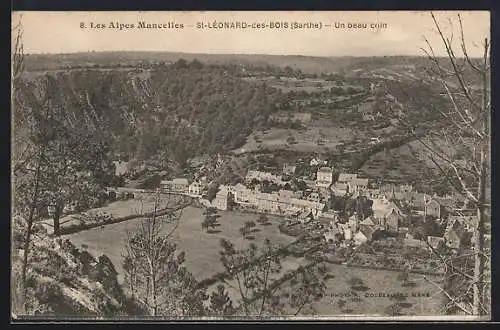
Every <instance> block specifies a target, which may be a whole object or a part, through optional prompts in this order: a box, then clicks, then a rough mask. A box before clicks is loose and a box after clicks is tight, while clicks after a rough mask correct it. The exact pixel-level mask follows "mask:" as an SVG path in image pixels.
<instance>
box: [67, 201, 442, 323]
mask: <svg viewBox="0 0 500 330" xmlns="http://www.w3.org/2000/svg"><path fill="white" fill-rule="evenodd" d="M219 215H220V217H219V223H220V226H218V227H217V228H216V230H215V232H214V233H207V232H206V231H205V230H202V228H201V225H200V224H201V221H202V219H203V209H199V208H195V207H188V208H186V209H185V210H184V211H183V213H182V215H181V218H180V223H179V225H178V227H177V229H176V231H175V232H174V234H173V235H172V240H173V241H174V242H175V243H176V244H177V247H178V249H179V250H180V251H184V252H185V253H186V261H185V265H186V267H187V268H188V270H189V271H191V272H192V273H193V275H194V276H195V278H196V279H197V280H203V279H206V278H208V277H210V276H212V275H214V274H216V273H219V272H222V271H224V268H223V266H222V263H221V262H220V256H219V251H220V250H221V249H220V240H221V239H222V238H225V239H228V240H230V241H231V242H232V243H233V244H234V245H235V247H236V248H245V247H246V246H248V245H249V244H250V242H253V243H255V244H256V245H257V246H258V247H259V246H261V245H262V243H263V242H264V240H265V239H266V238H268V239H270V240H271V242H272V243H274V244H280V245H285V244H288V243H291V242H293V241H294V240H295V238H294V237H290V236H287V235H284V234H282V233H281V232H280V231H279V229H278V224H279V222H280V221H282V220H281V219H280V218H277V217H269V220H270V223H271V224H270V225H268V226H261V225H257V228H258V229H259V231H256V232H254V233H253V236H254V239H253V240H245V239H243V237H242V236H241V235H240V233H239V228H240V227H241V226H242V225H243V223H244V222H245V221H249V220H254V221H255V220H256V219H257V217H258V216H257V215H256V214H251V213H241V212H235V211H219ZM140 221H141V219H134V220H130V221H125V222H121V223H116V224H110V225H106V226H103V227H100V228H94V229H90V230H86V231H81V232H78V233H75V234H71V235H68V236H67V237H68V238H69V239H70V240H71V241H72V242H73V243H74V244H75V245H76V246H77V247H79V248H82V247H83V248H85V249H87V250H88V251H89V252H90V253H91V254H93V255H96V256H99V255H101V254H106V255H107V256H108V257H109V258H110V259H111V261H112V262H113V263H114V265H115V267H116V270H117V272H118V279H119V281H120V282H122V281H123V268H122V258H123V257H122V255H123V253H124V252H125V250H124V242H125V240H126V238H127V232H133V231H134V230H135V229H136V228H137V225H138V224H139V223H140ZM172 225H173V224H165V225H164V228H163V231H164V232H169V231H170V229H171V228H172ZM307 263H308V261H307V260H306V259H304V258H294V257H291V256H290V257H287V258H285V259H284V260H283V262H282V266H283V272H285V271H288V270H293V269H296V268H297V267H298V266H299V265H305V264H307ZM327 269H328V274H329V279H328V280H327V283H326V285H327V291H326V296H325V297H324V298H322V299H321V300H320V301H318V302H316V303H315V304H314V311H312V310H310V311H308V310H304V311H303V312H302V313H303V314H304V315H306V314H308V313H314V314H317V315H325V316H327V315H338V314H371V315H387V309H388V308H389V306H391V305H393V304H394V303H395V302H396V301H395V300H394V299H393V298H389V297H379V296H378V295H379V293H398V292H399V293H406V294H407V295H408V297H407V298H405V300H404V302H403V306H405V307H404V312H405V314H406V315H408V314H411V315H425V314H427V315H429V314H430V315H432V314H438V312H439V308H440V306H441V305H442V295H441V294H439V293H438V291H437V290H436V289H435V287H434V286H432V284H430V283H428V282H427V281H425V280H424V279H423V276H422V275H417V274H410V280H411V281H412V282H414V283H415V286H414V287H403V286H402V283H401V282H400V281H399V280H398V279H397V277H398V275H399V273H398V272H394V271H388V270H372V269H362V268H354V267H348V266H346V265H336V264H327ZM356 278H358V279H361V280H362V281H363V286H364V287H365V289H364V290H366V291H362V292H358V294H359V298H352V297H341V296H342V295H343V294H344V295H345V294H346V293H347V294H350V293H352V292H353V290H352V281H353V279H356ZM216 284H217V283H216ZM216 284H214V285H211V286H210V287H209V288H208V291H209V292H210V291H211V290H212V289H213V288H214V287H215V285H216ZM228 292H229V294H230V296H231V297H232V298H233V299H234V298H236V297H237V293H236V291H234V290H232V289H231V288H228ZM412 293H420V294H424V295H427V294H428V295H429V297H412V296H411V295H412Z"/></svg>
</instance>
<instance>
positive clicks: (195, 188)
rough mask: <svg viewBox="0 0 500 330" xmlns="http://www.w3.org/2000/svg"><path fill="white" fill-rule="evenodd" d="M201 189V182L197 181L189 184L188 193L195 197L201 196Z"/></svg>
mask: <svg viewBox="0 0 500 330" xmlns="http://www.w3.org/2000/svg"><path fill="white" fill-rule="evenodd" d="M201 190H202V187H201V183H199V182H197V181H195V182H192V183H191V184H190V185H189V188H188V194H189V195H190V196H194V197H197V196H201Z"/></svg>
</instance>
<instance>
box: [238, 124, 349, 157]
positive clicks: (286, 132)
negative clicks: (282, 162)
mask: <svg viewBox="0 0 500 330" xmlns="http://www.w3.org/2000/svg"><path fill="white" fill-rule="evenodd" d="M355 134H356V132H355V131H353V130H351V129H349V128H341V127H334V128H333V127H332V128H326V127H325V128H323V127H314V126H309V127H308V128H306V129H303V130H294V129H286V128H270V129H268V130H266V131H258V132H254V133H252V134H251V135H250V136H249V137H248V138H247V142H246V144H245V145H243V146H242V147H241V148H239V149H237V150H235V151H234V152H235V153H236V154H243V153H247V152H254V151H258V150H261V149H266V150H292V151H298V152H317V151H318V150H320V149H322V150H325V151H333V150H335V148H336V147H337V146H338V145H341V144H343V143H344V142H346V141H348V140H350V139H352V138H354V137H355Z"/></svg>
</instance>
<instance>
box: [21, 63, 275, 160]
mask: <svg viewBox="0 0 500 330" xmlns="http://www.w3.org/2000/svg"><path fill="white" fill-rule="evenodd" d="M20 83H21V84H23V85H24V86H23V88H18V89H17V90H18V91H19V93H20V94H19V95H17V97H16V98H15V102H17V105H18V106H17V107H16V106H15V109H17V111H20V112H21V113H17V114H16V118H18V119H19V118H23V114H22V111H23V109H24V108H25V107H24V106H23V105H26V104H27V103H29V102H30V100H33V99H40V95H42V94H45V93H48V94H50V103H51V107H52V108H54V109H55V108H57V109H60V110H61V112H62V113H61V115H62V116H63V117H64V120H65V122H66V123H67V125H69V126H71V127H77V126H78V125H81V124H82V123H85V124H86V126H99V127H101V129H103V130H106V131H108V132H109V133H110V135H111V136H112V140H111V141H112V149H113V150H112V151H113V152H115V153H121V154H122V155H123V156H125V158H137V159H146V158H149V157H151V156H163V155H164V156H165V158H169V159H172V158H173V159H175V160H176V161H177V162H179V163H180V164H182V163H184V162H185V161H186V160H187V159H189V158H191V157H193V156H195V155H198V154H205V153H207V154H213V153H215V152H221V151H228V150H231V149H234V148H236V147H238V146H240V145H242V144H244V143H245V139H246V137H247V136H248V135H249V134H250V133H251V132H252V130H253V129H255V128H256V127H260V126H262V125H263V124H264V123H265V122H266V120H267V118H268V116H269V115H270V114H271V113H272V112H273V111H274V110H275V107H276V103H278V102H279V100H280V98H281V97H283V95H282V94H281V92H280V91H279V90H277V89H274V88H271V87H268V86H266V84H251V83H248V82H246V81H244V80H242V79H240V78H238V77H236V76H234V75H231V74H228V72H227V71H226V70H225V69H224V67H222V66H204V65H203V64H201V63H200V62H197V61H193V62H191V63H186V62H184V61H179V62H178V63H176V64H175V65H158V66H153V67H150V68H136V69H133V70H120V69H117V70H95V69H82V70H72V71H69V72H65V71H57V72H51V73H47V74H27V75H26V77H25V78H24V79H23V80H22V81H21V82H20ZM46 101H47V100H46ZM18 124H20V125H22V120H18Z"/></svg>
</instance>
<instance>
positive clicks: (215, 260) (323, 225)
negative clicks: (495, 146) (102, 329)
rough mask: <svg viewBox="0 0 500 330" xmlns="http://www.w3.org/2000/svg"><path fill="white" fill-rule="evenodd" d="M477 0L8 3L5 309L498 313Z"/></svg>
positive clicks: (41, 315) (138, 314)
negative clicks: (309, 7)
mask: <svg viewBox="0 0 500 330" xmlns="http://www.w3.org/2000/svg"><path fill="white" fill-rule="evenodd" d="M490 46H491V45H490V13H489V12H488V11H359V12H354V11H321V12H320V11H267V12H264V11H261V12H258V11H246V12H244V11H177V12H176V11H170V12H166V11H165V12H160V11H156V12H148V11H144V12H141V11H136V12H132V11H129V12H117V11H115V12H113V11H111V12H97V11H95V12H90V11H89V12H77V11H74V12H69V11H68V12H63V11H61V12H50V11H44V12H42V11H38V12H37V11H17V12H13V13H12V25H11V49H12V52H11V64H12V65H11V67H12V71H11V105H12V106H11V192H12V193H11V195H12V200H11V256H10V257H11V267H10V279H11V288H10V290H11V291H10V297H11V299H10V302H11V320H12V321H23V320H24V321H25V320H28V321H35V322H36V321H37V320H38V321H40V322H41V321H44V320H61V321H64V320H152V319H153V320H159V321H162V320H163V321H175V320H250V321H252V320H255V321H257V320H271V321H272V320H342V321H351V320H352V321H356V320H375V321H376V320H435V321H440V320H460V321H467V320H471V321H477V320H490V319H491V248H490V246H491V111H492V108H491V96H490V94H491V88H490V79H491V77H490Z"/></svg>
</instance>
